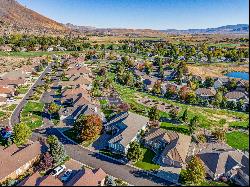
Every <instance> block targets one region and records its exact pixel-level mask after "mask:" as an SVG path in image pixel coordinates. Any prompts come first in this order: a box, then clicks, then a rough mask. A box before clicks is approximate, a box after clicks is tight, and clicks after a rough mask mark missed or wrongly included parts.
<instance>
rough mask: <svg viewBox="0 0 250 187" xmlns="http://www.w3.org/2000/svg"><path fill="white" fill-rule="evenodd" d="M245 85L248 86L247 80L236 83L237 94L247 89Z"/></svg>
mask: <svg viewBox="0 0 250 187" xmlns="http://www.w3.org/2000/svg"><path fill="white" fill-rule="evenodd" d="M247 85H248V86H249V81H248V80H239V81H238V82H237V87H236V89H235V90H236V91H239V92H245V91H246V89H247Z"/></svg>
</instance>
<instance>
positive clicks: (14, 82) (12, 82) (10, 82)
mask: <svg viewBox="0 0 250 187" xmlns="http://www.w3.org/2000/svg"><path fill="white" fill-rule="evenodd" d="M25 83H26V81H25V79H22V78H19V79H8V78H5V79H0V86H12V87H13V88H16V87H18V86H20V85H24V84H25Z"/></svg>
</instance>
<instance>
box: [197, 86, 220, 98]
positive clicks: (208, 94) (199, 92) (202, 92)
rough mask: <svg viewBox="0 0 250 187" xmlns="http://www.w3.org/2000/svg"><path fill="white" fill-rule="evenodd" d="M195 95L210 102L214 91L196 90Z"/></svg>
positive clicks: (209, 89) (206, 89)
mask: <svg viewBox="0 0 250 187" xmlns="http://www.w3.org/2000/svg"><path fill="white" fill-rule="evenodd" d="M195 93H196V95H197V96H198V97H199V98H201V99H207V100H211V99H212V98H213V97H214V96H215V94H216V91H215V89H214V88H198V89H197V90H196V91H195Z"/></svg>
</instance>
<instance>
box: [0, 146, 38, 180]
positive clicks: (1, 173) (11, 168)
mask: <svg viewBox="0 0 250 187" xmlns="http://www.w3.org/2000/svg"><path fill="white" fill-rule="evenodd" d="M40 154H41V144H40V142H38V141H36V142H34V143H29V144H27V145H26V147H24V148H18V147H16V145H14V144H13V145H11V146H10V147H8V148H6V149H4V148H3V147H0V158H4V159H1V160H0V179H3V178H5V177H6V176H8V175H10V174H11V173H12V172H15V171H16V170H17V169H18V168H20V167H21V166H23V165H25V164H26V163H27V162H29V161H31V160H33V159H34V158H36V157H37V156H39V155H40Z"/></svg>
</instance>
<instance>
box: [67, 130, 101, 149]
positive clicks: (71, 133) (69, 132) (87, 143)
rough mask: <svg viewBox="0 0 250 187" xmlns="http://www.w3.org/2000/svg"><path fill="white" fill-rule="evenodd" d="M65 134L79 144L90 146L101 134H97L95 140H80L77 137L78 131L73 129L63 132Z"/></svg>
mask: <svg viewBox="0 0 250 187" xmlns="http://www.w3.org/2000/svg"><path fill="white" fill-rule="evenodd" d="M63 134H64V135H66V136H67V137H68V138H70V139H71V140H73V141H75V142H76V143H78V144H81V145H83V146H84V147H88V146H90V144H92V143H93V142H94V141H95V140H97V139H98V138H99V136H97V137H96V138H94V139H93V140H89V141H83V142H82V141H80V140H79V139H78V138H77V135H76V133H75V132H74V131H73V129H69V130H66V131H64V132H63Z"/></svg>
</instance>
